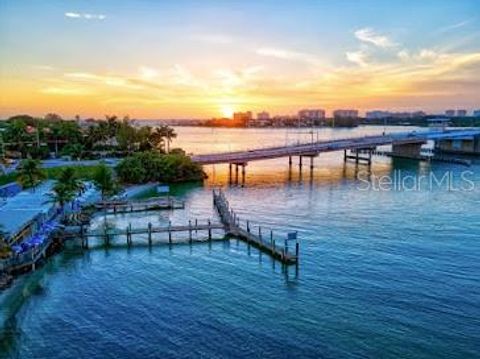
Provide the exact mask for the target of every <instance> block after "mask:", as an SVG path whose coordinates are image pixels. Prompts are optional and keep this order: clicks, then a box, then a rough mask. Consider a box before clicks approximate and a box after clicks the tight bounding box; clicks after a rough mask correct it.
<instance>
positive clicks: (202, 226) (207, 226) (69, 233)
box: [59, 220, 225, 248]
mask: <svg viewBox="0 0 480 359" xmlns="http://www.w3.org/2000/svg"><path fill="white" fill-rule="evenodd" d="M213 230H223V231H225V226H224V225H223V224H222V223H212V222H211V221H210V220H208V221H207V222H206V223H198V221H195V222H194V223H193V222H192V221H189V223H188V225H181V226H172V225H171V224H170V225H168V226H163V227H154V226H153V225H152V224H151V223H148V225H147V226H146V227H138V228H133V227H132V226H131V224H130V225H129V226H128V227H127V228H125V229H122V228H102V229H96V230H86V228H85V227H83V226H80V227H75V228H71V229H69V230H66V231H65V232H63V233H62V234H61V235H60V236H59V237H60V238H61V239H63V240H69V239H74V238H79V239H80V240H81V243H82V247H84V248H88V240H89V239H92V238H98V239H102V240H103V241H104V244H105V245H109V244H110V243H111V241H112V239H113V238H117V239H118V238H120V237H123V238H125V240H126V243H127V245H128V246H131V245H133V244H134V241H133V238H139V237H138V236H139V235H142V234H143V235H147V240H148V244H149V245H152V244H153V235H154V234H159V233H167V234H168V243H169V244H173V243H174V242H178V241H174V240H173V237H172V234H173V233H178V232H183V233H188V241H189V242H190V243H191V242H193V241H198V239H197V238H195V239H194V237H193V233H194V232H195V233H198V232H200V231H204V232H205V233H207V239H208V240H212V239H213V234H212V231H213ZM134 236H136V237H134ZM182 242H184V241H182Z"/></svg>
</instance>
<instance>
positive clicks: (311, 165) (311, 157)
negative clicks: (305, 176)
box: [310, 156, 313, 171]
mask: <svg viewBox="0 0 480 359" xmlns="http://www.w3.org/2000/svg"><path fill="white" fill-rule="evenodd" d="M310 171H313V156H310Z"/></svg>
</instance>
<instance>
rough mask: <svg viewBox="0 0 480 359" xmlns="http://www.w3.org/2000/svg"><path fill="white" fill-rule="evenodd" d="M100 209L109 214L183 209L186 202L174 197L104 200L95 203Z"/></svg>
mask: <svg viewBox="0 0 480 359" xmlns="http://www.w3.org/2000/svg"><path fill="white" fill-rule="evenodd" d="M95 207H96V208H97V209H98V210H102V211H104V213H107V214H121V213H131V212H146V211H156V210H164V209H183V208H185V203H184V202H183V201H179V200H177V199H175V198H172V197H167V198H152V199H148V200H144V201H104V202H98V203H96V204H95Z"/></svg>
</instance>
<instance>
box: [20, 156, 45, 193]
mask: <svg viewBox="0 0 480 359" xmlns="http://www.w3.org/2000/svg"><path fill="white" fill-rule="evenodd" d="M44 178H45V174H44V173H43V171H42V170H41V168H40V162H39V161H38V160H34V159H31V158H28V159H26V160H23V161H22V162H21V164H20V168H19V171H18V181H19V182H20V184H21V185H22V186H23V187H25V188H30V187H33V189H34V190H35V186H36V185H37V184H38V183H39V182H40V181H41V180H42V179H44Z"/></svg>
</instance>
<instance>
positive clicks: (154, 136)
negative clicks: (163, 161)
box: [150, 125, 177, 152]
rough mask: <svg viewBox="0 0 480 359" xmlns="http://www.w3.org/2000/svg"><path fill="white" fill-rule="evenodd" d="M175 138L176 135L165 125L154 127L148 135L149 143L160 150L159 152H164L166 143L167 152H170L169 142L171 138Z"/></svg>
mask: <svg viewBox="0 0 480 359" xmlns="http://www.w3.org/2000/svg"><path fill="white" fill-rule="evenodd" d="M175 137H177V134H176V133H175V130H174V129H173V128H171V127H170V126H167V125H161V126H160V127H156V128H155V130H154V131H153V132H152V133H151V134H150V141H151V142H152V144H153V146H154V147H156V148H157V149H159V150H160V152H165V143H166V144H167V152H170V142H172V138H175ZM165 139H166V141H165Z"/></svg>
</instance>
